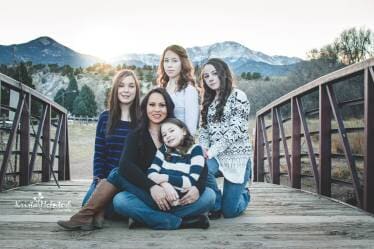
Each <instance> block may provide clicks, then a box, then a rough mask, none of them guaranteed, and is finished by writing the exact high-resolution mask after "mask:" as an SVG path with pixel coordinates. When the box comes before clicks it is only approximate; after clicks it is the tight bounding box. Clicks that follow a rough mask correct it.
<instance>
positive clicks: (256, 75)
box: [252, 72, 261, 80]
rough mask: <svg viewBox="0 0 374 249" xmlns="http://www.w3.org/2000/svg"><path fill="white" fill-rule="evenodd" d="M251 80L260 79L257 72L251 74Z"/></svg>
mask: <svg viewBox="0 0 374 249" xmlns="http://www.w3.org/2000/svg"><path fill="white" fill-rule="evenodd" d="M252 79H254V80H257V79H261V74H260V73H258V72H254V73H253V74H252Z"/></svg>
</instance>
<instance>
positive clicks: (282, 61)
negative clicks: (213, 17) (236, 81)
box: [187, 41, 301, 65]
mask: <svg viewBox="0 0 374 249" xmlns="http://www.w3.org/2000/svg"><path fill="white" fill-rule="evenodd" d="M187 51H188V54H189V56H191V58H192V60H193V61H194V62H201V61H204V60H206V58H213V57H217V58H223V59H225V60H228V61H230V62H235V61H237V60H242V61H243V60H244V61H247V60H251V61H256V62H263V63H267V64H270V65H290V64H294V63H297V62H300V61H301V59H299V58H296V57H287V56H269V55H266V54H264V53H261V52H257V51H253V50H251V49H249V48H247V47H245V46H243V45H241V44H240V43H237V42H233V41H226V42H221V43H214V44H212V45H209V46H203V47H192V48H188V49H187Z"/></svg>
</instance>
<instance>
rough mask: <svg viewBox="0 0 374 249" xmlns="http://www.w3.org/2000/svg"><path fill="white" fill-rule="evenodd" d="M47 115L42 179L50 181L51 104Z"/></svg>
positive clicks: (44, 128) (48, 106)
mask: <svg viewBox="0 0 374 249" xmlns="http://www.w3.org/2000/svg"><path fill="white" fill-rule="evenodd" d="M46 108H47V115H46V117H45V121H44V122H45V123H44V127H43V143H42V146H43V159H42V181H43V182H48V181H49V180H50V179H51V167H50V153H51V151H50V134H51V106H50V105H49V104H47V106H46Z"/></svg>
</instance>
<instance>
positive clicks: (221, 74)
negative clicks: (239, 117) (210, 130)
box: [200, 58, 233, 128]
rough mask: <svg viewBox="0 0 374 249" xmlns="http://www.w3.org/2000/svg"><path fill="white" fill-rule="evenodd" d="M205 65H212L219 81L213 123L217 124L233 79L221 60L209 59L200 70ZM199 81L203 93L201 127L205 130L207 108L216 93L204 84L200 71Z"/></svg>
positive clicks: (227, 67)
mask: <svg viewBox="0 0 374 249" xmlns="http://www.w3.org/2000/svg"><path fill="white" fill-rule="evenodd" d="M206 65H212V66H213V67H214V68H215V69H216V72H217V74H218V78H219V80H220V87H219V90H220V91H219V96H218V104H217V107H216V113H215V114H214V121H215V122H219V121H220V120H221V118H222V116H223V109H224V107H225V105H226V102H227V99H228V98H229V96H230V94H231V91H232V88H233V77H232V74H231V71H230V68H229V66H228V65H227V64H226V62H224V61H223V60H221V59H218V58H212V59H209V60H208V61H207V62H206V63H205V64H204V66H203V67H202V68H204V67H205V66H206ZM200 79H201V84H202V85H203V91H204V97H203V108H202V110H201V126H202V127H204V128H205V127H206V125H207V116H208V108H209V106H210V104H211V103H212V102H213V100H214V98H215V97H216V91H214V90H212V89H210V88H209V87H208V86H207V84H206V83H205V81H204V77H203V70H201V76H200Z"/></svg>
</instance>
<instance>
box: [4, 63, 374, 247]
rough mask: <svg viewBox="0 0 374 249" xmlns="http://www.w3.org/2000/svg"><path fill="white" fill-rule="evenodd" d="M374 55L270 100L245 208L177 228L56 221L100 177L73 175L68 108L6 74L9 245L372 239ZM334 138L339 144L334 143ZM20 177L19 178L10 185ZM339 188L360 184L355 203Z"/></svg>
mask: <svg viewBox="0 0 374 249" xmlns="http://www.w3.org/2000/svg"><path fill="white" fill-rule="evenodd" d="M373 66H374V59H369V60H367V61H364V62H361V63H358V64H355V65H352V66H349V67H346V68H344V69H342V70H339V71H336V72H334V73H331V74H329V75H326V76H323V77H321V78H319V79H317V80H315V81H313V82H310V83H308V84H306V85H304V86H303V87H302V88H299V89H296V90H295V91H293V92H291V93H290V94H288V95H286V96H283V97H282V98H280V99H278V100H276V101H275V102H273V103H271V104H270V105H268V106H267V107H265V108H263V109H262V110H260V111H259V112H258V113H257V121H256V127H257V129H256V131H257V132H256V139H255V141H256V142H255V143H256V145H255V154H254V162H255V163H254V182H253V183H252V184H251V195H252V200H251V203H250V205H249V207H248V209H247V211H246V212H245V213H244V214H243V215H242V216H240V217H238V218H234V219H219V220H214V221H211V227H210V228H209V229H208V230H200V229H189V230H178V231H154V230H150V229H146V228H140V229H136V230H128V229H127V221H126V220H121V219H116V220H113V221H108V222H107V223H106V225H105V228H104V229H103V230H96V231H90V232H84V231H74V232H67V231H64V230H62V229H60V228H59V227H58V226H57V225H56V221H57V220H59V219H66V218H68V217H70V215H71V214H72V213H74V212H75V211H77V210H78V209H79V207H80V204H81V200H82V198H83V195H84V194H85V192H86V190H87V188H88V185H89V183H90V182H89V180H75V181H70V173H69V172H70V167H69V166H70V162H69V153H68V148H69V146H68V141H69V140H68V127H67V122H66V120H67V118H66V117H67V113H66V110H65V109H64V108H62V107H60V106H58V105H56V104H55V103H53V102H51V101H50V100H48V99H46V98H44V97H43V96H41V95H40V94H39V93H37V92H35V91H34V90H32V89H29V88H27V87H24V86H22V85H21V84H20V83H19V82H16V81H14V80H13V79H10V78H9V77H6V76H4V75H0V84H1V85H0V87H1V88H0V89H1V92H0V94H1V96H2V97H1V99H0V100H1V101H0V102H1V109H0V110H1V115H0V116H1V117H2V120H1V122H0V124H2V125H1V126H0V131H1V132H2V133H1V136H2V140H1V141H4V140H5V141H6V143H5V146H4V147H1V148H0V152H1V153H0V159H1V175H0V176H1V178H0V183H1V189H2V190H3V192H1V193H0V248H373V245H374V216H373V213H374V210H373V207H374V204H373V203H374V176H373V174H374V173H373V172H374V153H370V151H372V150H373V148H374V144H373V143H374V134H373V132H374V122H373V121H374V120H373V118H374V117H373V115H374V83H373V79H374V72H373ZM348 84H349V85H352V84H357V86H358V89H359V90H358V93H362V96H354V97H353V98H352V97H348V98H349V99H344V98H341V97H340V95H339V93H340V92H339V89H342V87H343V86H344V85H348ZM21 86H22V87H21ZM4 92H5V93H7V94H3V93H4ZM12 92H13V93H12ZM352 92H353V93H354V92H355V91H352ZM10 95H13V102H14V98H15V99H16V100H17V102H16V103H13V104H11V102H12V100H10V99H11V98H10V97H9V96H10ZM358 95H359V94H358ZM4 96H5V97H4ZM7 96H8V97H7ZM14 96H16V97H14ZM344 97H345V98H347V96H344ZM34 102H35V103H34ZM311 103H312V104H311ZM313 103H317V106H313ZM345 106H358V110H361V113H362V122H358V124H359V125H358V126H355V127H351V124H350V123H349V122H350V120H348V121H347V118H346V117H347V116H348V117H354V118H355V119H359V118H360V113H356V112H354V113H353V114H352V112H346V111H344V108H345ZM11 113H12V115H10V114H11ZM346 113H348V114H347V115H346ZM3 114H5V115H3ZM313 115H314V118H313ZM315 116H317V117H318V118H315ZM347 124H349V125H348V126H349V127H347ZM360 124H362V126H360ZM315 126H316V127H317V128H315ZM35 127H37V129H36V130H35ZM287 127H288V128H287ZM353 133H358V134H360V133H361V135H362V137H363V139H364V140H363V146H362V147H363V150H362V152H357V151H356V150H352V146H351V144H352V141H353V139H352V135H351V134H353ZM335 135H336V136H337V138H335V137H334V136H335ZM316 136H317V139H316V138H315V137H316ZM4 138H5V139H4ZM269 138H270V139H269ZM335 139H337V141H338V142H340V144H341V147H340V150H338V151H335V150H333V149H332V147H333V146H332V145H333V144H335V143H336V141H335ZM280 145H283V147H282V146H280ZM30 147H31V148H32V149H31V150H30ZM370 148H371V150H370ZM265 153H266V154H265ZM265 155H266V156H265ZM38 158H39V159H38ZM55 159H56V160H55ZM305 159H306V160H305ZM38 160H39V161H38ZM336 161H338V164H336ZM341 162H344V165H345V166H346V167H347V169H348V172H349V174H348V175H347V174H345V178H343V177H340V178H339V176H340V175H339V174H336V171H334V170H336V168H338V169H340V168H341V167H343V166H342V165H341ZM72 165H74V164H72ZM53 173H56V174H57V176H56V178H58V180H60V181H59V184H60V186H61V187H60V188H58V187H57V186H56V183H55V181H51V179H53V178H52V177H53ZM343 175H344V174H343ZM264 181H267V183H265V182H264ZM13 184H17V185H18V187H16V188H12V189H10V190H7V189H8V188H10V187H14V186H15V185H13ZM30 184H31V185H30ZM280 184H282V185H280ZM306 190H308V191H306ZM341 190H343V192H344V193H346V192H348V193H350V198H346V199H344V198H342V199H343V200H345V201H347V202H349V203H351V204H352V205H350V204H347V203H344V202H341V201H338V200H337V198H340V197H341V196H342V193H340V192H341ZM313 192H315V193H313ZM344 193H343V196H344ZM331 196H332V197H335V198H334V199H333V198H331Z"/></svg>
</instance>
